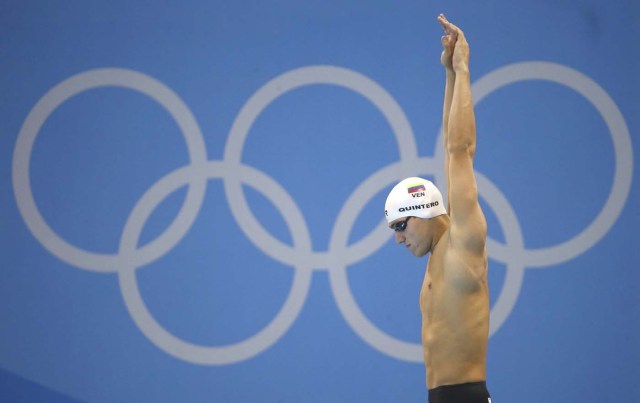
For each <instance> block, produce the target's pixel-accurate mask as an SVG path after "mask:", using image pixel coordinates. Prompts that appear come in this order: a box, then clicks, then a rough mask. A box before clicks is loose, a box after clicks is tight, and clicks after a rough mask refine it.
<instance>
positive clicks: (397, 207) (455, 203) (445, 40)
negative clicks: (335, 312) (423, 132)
mask: <svg viewBox="0 0 640 403" xmlns="http://www.w3.org/2000/svg"><path fill="white" fill-rule="evenodd" d="M438 22H439V23H440V25H442V28H443V29H444V36H443V37H442V39H441V42H442V46H443V51H442V55H441V58H440V61H441V63H442V65H443V66H444V69H445V73H446V82H445V92H444V107H443V114H442V127H443V132H444V151H445V159H444V162H445V166H444V169H445V173H446V175H445V177H446V182H447V183H446V187H447V189H446V190H447V196H448V197H447V201H448V203H447V205H446V206H445V204H444V200H443V197H442V194H441V193H440V191H439V190H438V189H437V188H436V186H435V185H434V184H433V183H431V182H430V181H428V180H425V179H422V178H418V177H411V178H407V179H405V180H403V181H401V182H400V183H398V184H397V185H396V186H395V187H394V188H393V189H392V190H391V192H390V193H389V195H388V197H387V200H386V203H385V216H386V219H387V223H388V224H389V228H391V229H393V230H394V231H395V239H396V242H397V243H399V244H403V245H404V246H405V247H406V248H407V249H409V251H410V252H411V253H412V254H413V255H415V256H416V257H423V256H426V255H427V254H429V258H428V261H427V267H426V273H425V276H424V281H423V283H422V289H421V291H420V311H421V313H422V346H423V355H424V362H425V366H426V386H427V389H428V393H429V402H430V403H443V402H445V403H448V402H455V403H475V402H478V403H490V402H491V397H490V395H489V392H488V390H487V386H486V374H487V371H486V361H487V343H488V339H489V312H490V309H489V288H488V283H487V262H488V259H487V252H486V248H485V244H486V240H487V223H486V219H485V216H484V214H483V212H482V210H481V208H480V204H479V203H478V190H477V185H476V179H475V176H474V172H473V158H474V154H475V151H476V124H475V116H474V111H473V101H472V99H471V80H470V76H469V45H468V43H467V40H466V39H465V36H464V33H463V32H462V30H460V28H458V27H457V26H455V25H453V24H452V23H450V22H449V21H448V20H447V19H446V17H445V16H444V15H443V14H440V15H439V16H438Z"/></svg>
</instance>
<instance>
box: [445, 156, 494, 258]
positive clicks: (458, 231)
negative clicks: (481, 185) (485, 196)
mask: <svg viewBox="0 0 640 403" xmlns="http://www.w3.org/2000/svg"><path fill="white" fill-rule="evenodd" d="M447 169H448V173H449V183H448V189H447V190H448V200H449V209H450V210H449V217H450V222H451V227H450V231H449V236H450V238H451V243H452V244H454V245H455V246H456V247H462V248H464V249H471V250H475V251H478V252H480V251H482V250H484V247H485V243H486V238H487V223H486V219H485V217H484V213H483V212H482V209H481V208H480V203H479V202H478V187H477V184H476V179H475V174H474V171H473V154H472V152H471V151H467V150H458V151H455V152H451V153H450V154H449V163H448V165H447Z"/></svg>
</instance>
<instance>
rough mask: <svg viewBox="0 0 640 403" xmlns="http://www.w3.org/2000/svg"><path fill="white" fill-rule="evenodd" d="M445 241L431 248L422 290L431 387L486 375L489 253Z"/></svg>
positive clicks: (426, 359) (423, 318) (480, 379)
mask: <svg viewBox="0 0 640 403" xmlns="http://www.w3.org/2000/svg"><path fill="white" fill-rule="evenodd" d="M446 239H448V234H445V238H444V239H443V240H442V242H441V244H442V245H438V246H437V247H436V248H435V249H434V250H433V251H432V252H431V255H430V257H429V262H428V264H427V271H426V274H425V278H424V282H423V284H422V290H421V292H420V310H421V312H422V345H423V353H424V361H425V365H426V367H427V387H428V388H429V389H433V388H435V387H438V386H442V385H453V384H459V383H466V382H475V381H482V380H485V379H486V358H485V357H486V352H487V341H488V337H489V290H488V286H487V255H486V252H484V253H483V254H481V255H480V254H478V255H474V254H470V253H467V252H461V251H458V250H454V249H453V247H451V246H450V244H449V243H448V242H446V241H445V240H446ZM474 273H477V274H474Z"/></svg>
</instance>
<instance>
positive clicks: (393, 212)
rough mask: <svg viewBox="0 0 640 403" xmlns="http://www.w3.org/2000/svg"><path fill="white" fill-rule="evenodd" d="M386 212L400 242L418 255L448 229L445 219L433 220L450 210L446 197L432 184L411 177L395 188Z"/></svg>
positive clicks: (427, 250)
mask: <svg viewBox="0 0 640 403" xmlns="http://www.w3.org/2000/svg"><path fill="white" fill-rule="evenodd" d="M384 213H385V217H386V219H387V223H388V224H389V227H390V228H392V229H394V230H395V231H396V241H397V242H398V243H404V244H405V246H406V247H407V248H409V249H410V250H411V252H412V253H413V254H414V255H416V256H424V255H425V254H427V253H428V252H430V251H431V249H432V247H433V245H434V244H435V242H437V240H438V238H439V235H440V234H441V233H442V229H443V228H444V227H443V223H440V221H442V219H438V220H432V219H433V218H436V217H439V216H443V215H444V216H446V214H447V211H446V209H445V207H444V201H443V200H442V194H441V193H440V191H439V190H438V189H437V188H436V187H435V185H434V184H433V183H432V182H430V181H428V180H426V179H422V178H417V177H411V178H407V179H405V180H403V181H401V182H400V183H398V184H397V185H396V186H394V188H393V189H391V192H389V195H388V196H387V201H386V203H385V211H384ZM413 217H415V219H413V220H412V219H411V218H413ZM432 221H434V222H432ZM435 221H438V222H437V223H436V222H435Z"/></svg>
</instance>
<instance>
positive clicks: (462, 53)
mask: <svg viewBox="0 0 640 403" xmlns="http://www.w3.org/2000/svg"><path fill="white" fill-rule="evenodd" d="M438 22H439V23H440V25H442V28H443V29H444V36H443V37H442V39H441V42H442V47H443V51H442V55H441V57H440V61H441V62H442V65H443V66H444V67H446V68H448V69H453V70H454V71H456V72H458V71H462V70H464V71H468V69H469V44H468V43H467V39H466V38H465V36H464V32H462V30H461V29H460V28H458V27H457V26H455V25H453V24H452V23H450V22H449V21H448V20H447V18H446V17H445V16H444V14H440V15H439V16H438Z"/></svg>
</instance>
